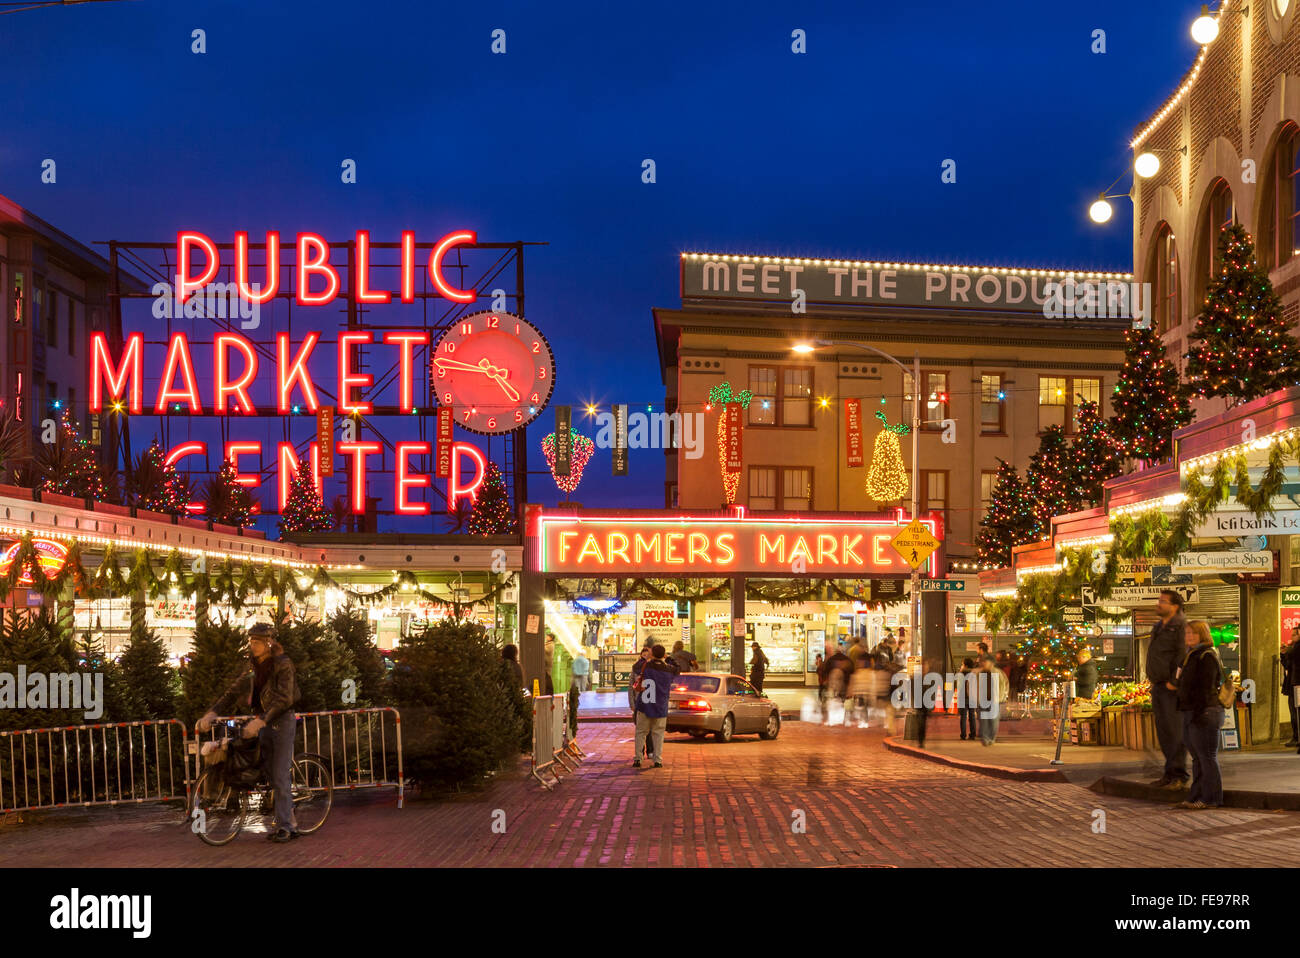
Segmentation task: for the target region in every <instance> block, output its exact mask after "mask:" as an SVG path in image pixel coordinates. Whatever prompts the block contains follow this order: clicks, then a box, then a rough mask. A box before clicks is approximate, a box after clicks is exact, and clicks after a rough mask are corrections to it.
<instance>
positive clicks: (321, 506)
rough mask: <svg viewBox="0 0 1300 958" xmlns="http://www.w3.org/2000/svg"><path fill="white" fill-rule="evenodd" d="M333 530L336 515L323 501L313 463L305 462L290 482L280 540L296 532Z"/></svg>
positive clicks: (281, 523)
mask: <svg viewBox="0 0 1300 958" xmlns="http://www.w3.org/2000/svg"><path fill="white" fill-rule="evenodd" d="M333 528H334V514H333V513H331V512H330V511H329V510H328V509H326V508H325V503H324V502H323V501H321V496H320V493H319V492H317V491H316V478H315V474H314V473H313V472H312V468H311V463H310V462H307V461H305V460H304V461H303V462H302V463H301V464H300V465H299V466H298V472H297V473H295V474H294V477H293V479H292V480H290V482H289V501H288V502H286V503H285V505H284V514H283V515H281V516H280V538H281V539H283V538H284V537H285V536H287V535H292V534H293V533H295V532H328V531H329V530H330V529H333Z"/></svg>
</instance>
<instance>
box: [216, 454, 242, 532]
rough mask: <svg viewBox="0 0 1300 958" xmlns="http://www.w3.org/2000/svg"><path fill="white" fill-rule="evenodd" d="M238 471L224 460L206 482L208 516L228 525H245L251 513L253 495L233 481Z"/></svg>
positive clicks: (232, 464)
mask: <svg viewBox="0 0 1300 958" xmlns="http://www.w3.org/2000/svg"><path fill="white" fill-rule="evenodd" d="M237 475H239V473H238V472H237V471H236V469H235V464H234V463H233V462H231V461H230V460H226V461H225V462H224V463H222V464H221V471H220V472H218V473H217V474H216V475H215V476H213V477H212V480H211V481H210V482H209V483H208V488H207V497H208V518H209V519H211V520H212V521H213V522H221V523H224V524H226V525H228V526H240V527H242V526H246V525H248V519H249V516H251V515H252V514H253V496H252V495H251V494H250V493H249V491H248V489H247V487H245V486H243V485H241V484H240V483H238V482H236V481H235V477H236V476H237Z"/></svg>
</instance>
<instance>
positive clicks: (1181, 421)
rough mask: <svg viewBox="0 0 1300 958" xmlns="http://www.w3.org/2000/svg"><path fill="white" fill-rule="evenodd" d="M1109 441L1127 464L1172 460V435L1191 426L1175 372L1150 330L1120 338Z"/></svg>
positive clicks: (1127, 334) (1161, 343)
mask: <svg viewBox="0 0 1300 958" xmlns="http://www.w3.org/2000/svg"><path fill="white" fill-rule="evenodd" d="M1111 407H1112V408H1113V409H1114V410H1115V414H1114V415H1113V416H1111V419H1110V431H1111V435H1112V436H1113V437H1114V438H1115V441H1116V442H1117V443H1118V444H1119V447H1120V451H1121V452H1122V453H1123V454H1124V455H1125V456H1126V457H1128V458H1129V459H1143V460H1160V459H1168V458H1169V457H1170V455H1172V454H1173V438H1172V437H1173V431H1174V430H1175V429H1178V428H1179V427H1180V426H1185V425H1187V424H1188V423H1189V422H1191V421H1192V409H1191V406H1189V405H1188V404H1187V397H1186V396H1185V395H1184V394H1183V389H1182V386H1181V385H1180V384H1179V382H1178V370H1177V368H1175V366H1174V364H1173V363H1171V362H1170V361H1169V360H1168V358H1166V356H1165V344H1164V341H1163V340H1162V339H1161V338H1160V335H1159V334H1158V333H1157V332H1156V331H1155V330H1154V329H1153V328H1151V327H1150V326H1148V327H1146V328H1145V329H1130V330H1129V331H1128V332H1127V333H1126V334H1125V337H1124V366H1123V367H1122V368H1121V369H1120V371H1119V379H1118V381H1117V382H1116V383H1115V393H1114V395H1113V396H1111Z"/></svg>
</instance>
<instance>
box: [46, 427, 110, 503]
mask: <svg viewBox="0 0 1300 958" xmlns="http://www.w3.org/2000/svg"><path fill="white" fill-rule="evenodd" d="M38 468H39V469H40V475H41V489H42V490H45V491H48V492H53V493H57V494H59V495H63V496H76V497H77V498H79V499H94V500H95V501H96V502H104V501H105V496H106V493H107V490H106V488H105V486H104V473H103V469H102V468H101V466H100V464H99V459H98V457H97V456H96V455H95V450H94V449H92V448H91V447H90V444H89V443H88V442H86V440H84V439H82V438H81V436H80V435H79V434H78V432H77V427H76V424H75V423H73V421H72V419H71V418H70V417H69V415H68V410H66V409H65V410H64V411H63V416H62V417H61V418H60V420H59V428H58V431H57V432H56V433H55V437H54V442H52V443H47V444H46V445H45V446H44V447H43V449H42V452H41V455H40V456H39V457H38Z"/></svg>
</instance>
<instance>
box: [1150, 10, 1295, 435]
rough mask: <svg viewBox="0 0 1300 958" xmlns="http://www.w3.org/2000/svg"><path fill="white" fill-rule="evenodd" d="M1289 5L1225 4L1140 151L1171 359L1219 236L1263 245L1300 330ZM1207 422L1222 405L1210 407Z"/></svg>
mask: <svg viewBox="0 0 1300 958" xmlns="http://www.w3.org/2000/svg"><path fill="white" fill-rule="evenodd" d="M1296 7H1297V4H1296V3H1295V2H1289V0H1256V2H1252V3H1249V4H1243V3H1242V2H1241V0H1224V2H1223V3H1221V4H1220V6H1219V10H1218V12H1217V18H1218V24H1219V34H1218V37H1217V38H1216V39H1215V40H1213V41H1212V42H1211V43H1208V44H1206V45H1205V46H1203V47H1202V49H1201V53H1200V55H1199V56H1198V57H1197V59H1196V61H1195V63H1194V64H1193V66H1192V68H1191V69H1190V70H1189V71H1188V73H1187V74H1186V76H1184V78H1183V79H1182V81H1181V82H1180V83H1179V84H1178V87H1177V88H1176V89H1175V90H1174V92H1173V93H1172V94H1171V95H1170V96H1169V99H1168V100H1167V101H1166V102H1165V103H1164V104H1163V105H1162V106H1161V107H1160V109H1159V110H1158V111H1157V112H1156V114H1155V115H1154V116H1152V117H1151V118H1149V119H1148V120H1147V121H1146V122H1145V123H1143V124H1142V126H1141V127H1140V128H1139V129H1138V130H1137V132H1136V134H1135V136H1134V138H1133V140H1132V143H1131V146H1132V148H1133V152H1134V154H1135V156H1136V155H1138V154H1141V153H1145V152H1148V151H1150V152H1153V153H1155V155H1156V157H1157V158H1158V159H1159V160H1160V170H1159V172H1158V173H1157V174H1156V175H1155V176H1154V177H1152V178H1150V179H1145V180H1144V179H1140V178H1135V182H1134V186H1133V194H1132V195H1133V203H1134V218H1133V265H1134V273H1135V274H1136V275H1137V277H1138V279H1139V281H1141V282H1147V283H1150V284H1151V289H1152V298H1153V305H1154V313H1155V321H1156V322H1157V323H1158V324H1159V328H1160V329H1161V330H1162V331H1163V333H1164V339H1165V343H1166V346H1167V347H1168V350H1169V356H1170V358H1171V359H1173V360H1174V361H1175V362H1177V363H1178V365H1179V367H1180V369H1182V368H1183V367H1184V366H1185V363H1184V362H1183V360H1182V354H1183V353H1185V352H1186V350H1187V340H1188V336H1189V335H1190V333H1191V331H1192V330H1193V329H1194V327H1195V319H1196V315H1197V313H1198V312H1199V310H1200V304H1201V303H1202V302H1203V300H1204V296H1205V291H1206V286H1207V284H1208V282H1209V280H1210V277H1211V275H1212V273H1213V271H1214V269H1215V266H1216V263H1215V258H1216V247H1217V239H1218V233H1219V230H1220V229H1221V228H1222V227H1223V226H1224V225H1226V224H1229V223H1232V222H1238V223H1241V224H1242V225H1244V226H1245V227H1246V229H1248V230H1249V231H1250V233H1251V235H1252V236H1254V237H1255V241H1256V244H1257V253H1258V256H1259V260H1260V262H1261V264H1264V265H1266V266H1267V268H1268V269H1269V273H1270V278H1271V279H1272V281H1273V285H1274V288H1275V289H1276V290H1277V292H1278V294H1279V295H1280V297H1281V299H1282V302H1283V306H1284V309H1285V314H1286V316H1287V318H1288V319H1289V320H1290V322H1291V323H1292V325H1293V326H1294V325H1296V324H1298V323H1300V256H1298V255H1297V253H1300V249H1297V247H1300V234H1298V233H1297V225H1296V223H1297V217H1300V191H1297V189H1296V186H1297V183H1296V180H1297V174H1298V173H1300V25H1298V24H1296V23H1295V20H1296ZM1199 406H1200V408H1199V412H1200V413H1201V415H1202V416H1205V415H1214V414H1216V413H1218V412H1221V411H1222V410H1223V408H1224V407H1223V402H1222V400H1213V401H1210V402H1204V403H1201V404H1199Z"/></svg>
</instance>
